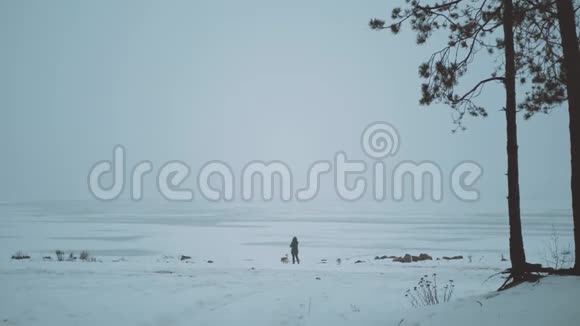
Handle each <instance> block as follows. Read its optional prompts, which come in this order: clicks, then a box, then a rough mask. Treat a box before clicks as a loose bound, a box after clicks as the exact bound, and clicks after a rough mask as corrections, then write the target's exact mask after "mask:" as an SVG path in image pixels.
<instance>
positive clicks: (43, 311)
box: [0, 202, 580, 326]
mask: <svg viewBox="0 0 580 326" xmlns="http://www.w3.org/2000/svg"><path fill="white" fill-rule="evenodd" d="M570 220H571V219H570V212H569V211H566V210H553V209H552V210H534V211H530V212H525V217H524V228H525V230H526V234H525V240H526V249H527V253H528V257H529V260H530V261H535V262H542V263H544V257H543V254H544V253H543V251H544V248H545V246H546V242H547V241H549V239H550V233H551V231H552V226H554V228H555V229H556V230H558V233H559V234H560V239H559V241H560V243H561V244H562V245H566V244H567V243H569V242H570V241H571V233H570V232H571V227H570V223H571V221H570ZM506 224H507V218H506V217H505V216H504V215H503V213H499V212H493V211H489V212H481V213H477V214H473V213H471V214H466V213H458V212H455V213H449V212H445V213H444V212H437V211H427V212H426V211H423V212H420V211H417V210H402V209H401V210H399V211H396V210H390V211H389V210H385V209H382V208H377V207H366V208H365V206H362V207H361V206H348V205H346V206H326V207H325V208H320V207H316V206H313V205H310V206H309V205H302V206H300V205H296V206H294V205H290V204H289V205H283V206H281V207H278V208H265V207H261V206H259V205H255V206H252V205H244V206H237V207H236V206H233V205H229V206H228V205H222V206H220V205H205V206H204V205H193V204H187V205H177V204H155V205H149V204H145V203H126V204H123V203H114V204H105V203H91V204H88V203H85V202H59V203H41V204H35V205H31V204H21V205H15V204H10V205H8V204H4V205H0V288H1V289H2V291H1V292H0V325H254V326H259V325H353V324H356V325H397V324H399V323H401V324H402V325H423V324H425V325H431V324H432V325H450V324H451V325H463V324H467V323H469V324H470V325H486V324H490V323H493V324H496V325H499V324H505V325H516V324H522V325H548V324H551V321H554V324H557V325H576V324H577V322H575V321H578V320H579V319H578V317H579V316H578V312H577V310H574V309H569V308H570V307H574V306H571V305H572V304H576V306H577V302H579V301H578V299H580V298H579V296H580V289H579V287H578V284H579V283H580V282H579V281H578V280H577V279H575V278H549V279H545V280H543V281H542V282H541V283H540V285H537V286H533V285H526V286H523V287H518V288H516V289H514V290H512V291H508V292H506V294H505V295H504V294H502V295H501V296H497V297H493V295H491V293H492V292H493V290H495V289H496V288H497V287H498V286H499V285H500V284H501V282H502V280H501V279H500V278H499V277H494V278H491V279H490V280H487V278H488V277H489V276H491V275H493V274H494V273H497V272H498V271H501V270H502V269H504V268H506V267H507V266H508V262H505V261H503V262H502V261H501V255H502V254H503V255H505V256H506V257H507V254H508V250H507V239H508V237H507V227H506ZM294 235H296V236H297V237H298V239H299V240H300V256H301V260H302V261H301V264H300V265H292V264H287V265H286V264H281V263H280V257H281V256H283V255H284V254H286V253H288V251H289V248H288V245H289V243H290V240H291V237H292V236H294ZM56 249H61V250H64V251H66V252H69V251H73V252H75V254H76V255H78V253H79V252H80V251H81V250H88V251H89V252H90V253H91V254H92V255H93V256H94V257H96V259H97V261H96V262H80V261H72V262H66V261H65V262H58V261H55V260H54V258H55V255H54V251H55V250H56ZM17 251H22V252H24V253H27V254H29V255H31V256H32V258H31V259H30V260H23V261H15V260H11V259H10V256H11V255H12V254H14V253H15V252H17ZM422 252H424V253H428V254H430V255H431V256H433V257H434V258H436V257H442V256H453V255H463V256H464V257H465V258H464V259H462V260H457V261H445V260H433V261H424V262H418V263H411V264H401V263H395V262H391V261H390V260H375V259H374V257H375V256H382V255H397V256H398V255H403V254H405V253H410V254H419V253H422ZM49 255H50V256H52V258H53V260H51V261H46V260H43V257H44V256H49ZM180 255H188V256H191V257H192V259H191V260H186V261H180V260H179V256H180ZM468 257H469V258H468ZM338 258H340V259H341V260H342V262H341V264H338V263H337V262H336V260H337V259H338ZM210 260H211V261H212V263H209V262H208V261H210ZM359 260H360V261H362V262H361V263H355V262H356V261H359ZM433 273H436V274H437V275H438V279H440V280H441V281H446V280H449V279H452V280H454V283H455V284H456V288H455V293H454V296H453V298H452V302H451V303H450V304H443V305H439V306H436V307H429V308H427V309H415V308H411V306H410V304H409V302H408V300H407V299H406V298H405V297H404V295H405V291H406V290H407V289H408V288H410V287H412V286H414V285H415V283H416V282H417V281H418V280H419V278H420V277H421V276H423V275H432V274H433ZM532 294H534V295H532ZM535 294H542V295H541V296H540V295H535ZM540 297H541V299H540ZM508 306H510V307H513V309H512V310H513V311H510V309H508V308H509V307H508ZM539 307H541V308H542V309H543V310H541V309H539ZM455 311H457V313H455ZM492 312H493V313H492ZM556 312H558V314H557V315H556ZM539 314H542V315H541V316H543V317H541V318H540V317H534V316H536V315H539ZM522 315H525V316H528V317H526V318H527V319H524V320H526V321H529V323H523V322H522V323H519V322H518V323H514V321H515V320H520V319H517V318H519V317H518V316H522ZM449 316H452V317H449ZM449 318H452V319H453V320H456V321H457V323H446V322H445V321H446V320H448V319H449ZM522 318H523V317H522ZM498 321H501V323H498ZM547 321H550V323H548V324H546V323H545V322H547ZM572 321H574V322H572ZM478 323H479V324H478Z"/></svg>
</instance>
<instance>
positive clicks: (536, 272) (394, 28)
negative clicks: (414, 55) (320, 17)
mask: <svg viewBox="0 0 580 326" xmlns="http://www.w3.org/2000/svg"><path fill="white" fill-rule="evenodd" d="M579 8H580V0H454V1H451V0H446V1H429V0H424V1H419V0H406V1H404V2H402V3H401V6H400V7H395V8H394V9H393V10H392V12H391V16H390V18H388V19H387V20H384V19H379V18H373V19H371V20H370V22H369V26H370V27H371V28H372V29H373V30H389V31H390V32H392V33H393V34H398V33H399V31H400V30H401V29H402V28H405V27H407V28H410V30H411V31H412V32H414V35H415V37H416V42H417V44H419V45H421V44H424V43H426V42H428V41H430V40H431V38H432V36H433V35H434V34H436V33H443V34H444V35H446V36H447V38H446V39H444V41H443V42H440V41H438V40H440V38H438V39H437V40H431V41H433V42H434V44H435V45H436V46H437V47H438V48H439V50H438V51H436V52H434V53H432V54H431V56H430V57H429V58H428V59H427V61H426V62H424V63H422V64H420V65H419V75H420V77H421V78H422V80H423V82H422V85H421V95H420V100H419V102H420V104H421V105H430V104H436V103H443V104H446V105H448V106H450V107H451V109H452V110H453V125H454V128H453V131H454V132H456V131H458V130H465V126H464V124H463V122H464V118H465V117H466V116H474V117H485V116H487V114H488V111H489V109H490V108H486V107H483V106H481V105H479V104H478V103H477V97H478V96H479V95H480V94H482V93H483V92H484V86H485V85H486V84H489V83H500V84H503V86H504V88H505V106H504V107H503V108H501V109H502V110H503V111H504V113H505V117H506V153H507V188H508V191H507V192H508V197H507V199H508V200H507V202H508V216H509V226H510V232H509V235H510V238H509V246H510V260H511V268H509V269H508V270H506V271H504V274H507V277H506V282H505V283H504V284H503V285H502V287H501V288H500V289H505V288H508V287H511V286H513V285H516V284H518V283H521V282H523V281H528V280H535V279H537V278H538V277H539V276H540V275H541V274H544V273H555V274H577V275H578V274H580V266H579V264H578V262H577V261H576V262H575V265H574V267H573V268H571V269H569V270H553V269H550V268H545V267H542V266H541V265H540V264H531V263H528V262H527V261H526V255H525V250H524V242H523V236H522V225H521V216H520V191H519V171H518V165H519V162H518V140H517V136H518V134H517V119H516V117H517V113H522V114H523V115H524V118H526V119H529V118H532V117H534V116H535V115H536V114H537V113H548V112H550V111H551V110H552V109H554V108H556V107H558V106H565V105H567V106H568V113H569V121H570V123H569V126H568V128H569V130H570V154H571V155H570V157H571V181H570V183H571V193H572V215H573V221H574V243H575V246H574V249H575V257H579V254H580V139H579V138H580V51H579V43H578V34H579V30H580V28H579V25H578V22H579V21H580V19H579ZM480 56H490V57H491V60H480V59H479V57H480ZM488 62H493V64H488ZM475 65H478V70H484V69H486V68H488V74H487V76H485V78H483V79H481V80H479V81H478V82H475V83H473V84H471V83H469V82H467V81H465V80H464V78H463V77H465V76H466V75H468V73H469V68H471V67H472V66H475ZM486 65H489V67H486ZM516 92H520V94H523V96H520V98H522V100H521V101H520V102H519V103H517V100H516ZM496 109H499V108H492V110H493V111H496ZM562 127H563V128H564V127H565V126H562ZM522 164H525V162H522Z"/></svg>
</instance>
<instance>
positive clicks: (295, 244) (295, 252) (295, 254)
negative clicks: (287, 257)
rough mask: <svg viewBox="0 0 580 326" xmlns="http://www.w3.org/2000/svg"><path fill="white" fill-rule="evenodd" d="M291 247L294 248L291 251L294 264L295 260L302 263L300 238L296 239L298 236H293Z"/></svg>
mask: <svg viewBox="0 0 580 326" xmlns="http://www.w3.org/2000/svg"><path fill="white" fill-rule="evenodd" d="M290 248H292V250H291V251H290V253H292V264H294V263H295V261H296V262H298V264H300V259H299V258H298V239H296V237H294V238H292V243H290Z"/></svg>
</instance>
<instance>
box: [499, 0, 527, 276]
mask: <svg viewBox="0 0 580 326" xmlns="http://www.w3.org/2000/svg"><path fill="white" fill-rule="evenodd" d="M503 5H504V12H503V19H504V24H503V30H504V42H505V59H506V62H505V78H504V83H505V89H506V107H505V114H506V129H507V130H506V131H507V179H508V212H509V224H510V239H509V246H510V260H511V264H512V269H511V271H512V276H513V277H514V281H517V280H518V279H519V278H521V277H522V276H523V274H524V270H525V264H526V255H525V252H524V240H523V237H522V221H521V217H520V185H519V169H518V132H517V120H516V82H515V77H516V68H515V50H514V32H513V24H514V16H513V1H512V0H504V1H503Z"/></svg>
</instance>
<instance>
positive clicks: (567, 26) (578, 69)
mask: <svg viewBox="0 0 580 326" xmlns="http://www.w3.org/2000/svg"><path fill="white" fill-rule="evenodd" d="M556 6H557V8H558V23H559V24H560V34H561V38H562V50H563V52H564V69H565V71H566V83H567V85H566V86H567V88H568V112H569V115H570V152H571V155H570V156H571V167H572V180H571V187H572V215H573V220H574V250H575V257H576V263H575V265H574V270H575V271H576V272H579V271H580V265H579V264H578V255H580V234H579V233H580V130H579V129H578V128H580V50H579V49H578V36H577V35H576V22H575V17H574V9H573V5H572V0H558V1H556Z"/></svg>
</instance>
